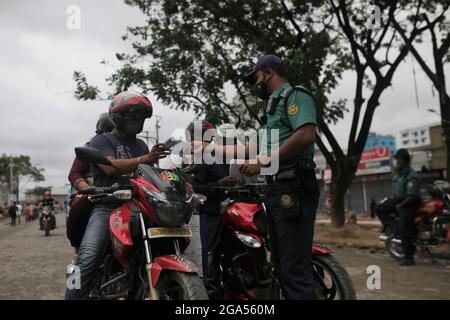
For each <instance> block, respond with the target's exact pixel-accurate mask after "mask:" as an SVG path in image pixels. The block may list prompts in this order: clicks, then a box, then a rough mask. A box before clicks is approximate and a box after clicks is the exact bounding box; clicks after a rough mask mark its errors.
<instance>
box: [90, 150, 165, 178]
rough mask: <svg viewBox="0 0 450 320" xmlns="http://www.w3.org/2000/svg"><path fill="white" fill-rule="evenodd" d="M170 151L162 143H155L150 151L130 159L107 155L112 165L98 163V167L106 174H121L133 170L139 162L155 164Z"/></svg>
mask: <svg viewBox="0 0 450 320" xmlns="http://www.w3.org/2000/svg"><path fill="white" fill-rule="evenodd" d="M169 153H170V151H168V150H166V149H165V148H164V144H157V145H155V146H153V148H152V150H151V151H150V153H148V154H145V155H142V156H140V157H137V158H132V159H117V158H116V157H114V156H107V157H106V158H107V159H108V160H109V161H111V164H112V165H113V166H114V167H112V166H107V165H103V164H99V165H98V167H99V168H100V169H101V170H102V171H103V172H104V173H105V174H106V175H108V176H115V175H122V174H125V173H131V172H134V171H135V170H136V169H137V168H138V166H139V164H149V165H152V164H155V163H156V162H157V161H158V160H159V159H162V158H164V157H166V156H167V155H168V154H169Z"/></svg>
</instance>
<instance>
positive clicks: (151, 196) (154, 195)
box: [142, 186, 167, 203]
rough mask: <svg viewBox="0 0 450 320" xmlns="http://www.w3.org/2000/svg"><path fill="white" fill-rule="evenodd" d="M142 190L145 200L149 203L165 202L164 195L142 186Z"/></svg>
mask: <svg viewBox="0 0 450 320" xmlns="http://www.w3.org/2000/svg"><path fill="white" fill-rule="evenodd" d="M142 190H144V193H145V196H146V198H147V200H148V201H149V202H151V203H153V202H155V200H156V201H162V202H167V199H166V196H165V194H164V193H161V192H156V191H154V190H152V189H150V188H147V187H146V186H142Z"/></svg>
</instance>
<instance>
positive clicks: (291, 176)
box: [240, 54, 319, 300]
mask: <svg viewBox="0 0 450 320" xmlns="http://www.w3.org/2000/svg"><path fill="white" fill-rule="evenodd" d="M244 80H245V81H246V82H247V83H249V84H250V85H252V86H253V89H254V92H255V95H256V96H257V97H259V98H260V99H262V100H264V101H266V102H267V108H266V110H265V119H266V124H265V126H264V128H265V129H267V136H268V137H267V139H266V140H267V141H266V144H267V146H266V147H267V153H266V154H265V155H260V157H259V158H258V161H257V163H256V164H255V163H252V162H250V161H247V162H246V163H245V164H244V165H243V166H242V167H241V169H240V170H241V172H242V173H243V174H246V175H253V174H256V173H258V172H260V170H261V168H262V167H263V166H267V165H268V164H270V163H271V161H272V159H274V158H273V157H278V159H279V168H278V172H277V173H276V174H275V175H273V176H267V177H266V178H267V179H266V181H267V183H268V188H267V192H266V196H265V205H266V208H267V211H268V215H269V217H270V220H271V228H270V229H271V235H272V236H271V239H272V247H273V250H274V252H273V254H274V255H275V256H276V257H277V260H278V268H277V269H278V272H279V276H280V279H281V286H282V289H283V292H284V295H285V298H286V299H295V300H305V299H315V298H316V297H315V290H314V277H313V269H312V244H313V243H312V241H313V233H314V221H315V216H316V210H317V205H318V199H319V188H318V184H317V180H316V176H315V172H314V168H315V164H314V162H313V156H314V141H315V134H316V107H315V104H314V98H313V97H312V95H311V93H309V92H308V91H307V90H306V89H305V88H303V87H301V86H295V87H293V86H291V85H290V84H289V82H288V80H287V76H286V73H285V67H284V65H283V64H282V62H281V60H280V58H279V57H277V56H275V55H271V54H265V55H263V56H261V57H260V58H259V60H258V62H257V63H256V66H255V68H254V69H253V70H252V71H251V72H250V73H248V74H247V75H246V76H245V78H244ZM276 130H278V134H279V141H275V142H276V143H273V142H274V141H273V139H272V135H273V134H274V132H275V131H276Z"/></svg>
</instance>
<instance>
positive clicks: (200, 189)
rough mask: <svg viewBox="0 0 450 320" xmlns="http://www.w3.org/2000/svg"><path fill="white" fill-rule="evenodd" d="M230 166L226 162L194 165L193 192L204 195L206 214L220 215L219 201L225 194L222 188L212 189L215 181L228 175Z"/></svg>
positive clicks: (223, 198)
mask: <svg viewBox="0 0 450 320" xmlns="http://www.w3.org/2000/svg"><path fill="white" fill-rule="evenodd" d="M229 172H230V166H229V165H228V164H209V165H208V164H202V165H199V166H198V167H196V169H195V172H194V178H193V180H192V186H193V188H194V192H196V193H201V194H203V195H205V196H206V197H207V198H208V199H207V200H206V202H205V204H204V206H203V209H204V210H206V214H208V215H220V203H221V202H222V201H224V200H225V199H226V198H227V196H226V194H225V192H224V191H223V190H217V189H214V187H216V186H218V184H217V182H218V181H219V180H220V179H222V178H225V177H226V176H228V175H229Z"/></svg>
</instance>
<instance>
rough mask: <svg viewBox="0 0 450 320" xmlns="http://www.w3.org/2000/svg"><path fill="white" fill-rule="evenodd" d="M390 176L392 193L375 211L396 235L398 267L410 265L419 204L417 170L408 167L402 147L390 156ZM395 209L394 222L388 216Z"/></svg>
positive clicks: (405, 152)
mask: <svg viewBox="0 0 450 320" xmlns="http://www.w3.org/2000/svg"><path fill="white" fill-rule="evenodd" d="M394 160H395V163H394V176H393V182H392V196H391V197H390V198H388V199H385V200H383V201H382V202H381V203H380V204H378V205H377V206H376V207H375V213H376V215H377V216H378V218H379V219H380V221H381V222H382V223H383V225H384V226H385V227H386V226H390V227H391V228H392V230H393V231H394V236H400V239H401V241H402V248H403V251H404V253H405V258H404V259H403V260H402V261H401V262H400V265H401V266H410V265H414V253H415V251H416V248H415V245H414V241H413V238H414V231H415V224H414V216H415V214H416V209H417V207H418V206H419V205H420V202H421V199H420V194H419V191H420V181H419V176H418V175H417V173H416V172H415V171H414V170H413V169H412V168H411V156H410V154H409V152H408V151H407V150H406V149H399V150H398V151H397V152H396V154H395V155H394ZM393 212H398V213H399V215H400V220H399V222H398V225H396V223H395V221H394V220H393V218H392V217H391V215H392V213H393Z"/></svg>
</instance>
